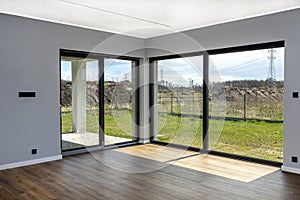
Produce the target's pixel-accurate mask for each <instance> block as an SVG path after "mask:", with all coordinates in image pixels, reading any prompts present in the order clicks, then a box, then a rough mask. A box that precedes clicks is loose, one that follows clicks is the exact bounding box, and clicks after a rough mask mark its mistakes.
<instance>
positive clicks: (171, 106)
mask: <svg viewBox="0 0 300 200" xmlns="http://www.w3.org/2000/svg"><path fill="white" fill-rule="evenodd" d="M171 114H173V93H171Z"/></svg>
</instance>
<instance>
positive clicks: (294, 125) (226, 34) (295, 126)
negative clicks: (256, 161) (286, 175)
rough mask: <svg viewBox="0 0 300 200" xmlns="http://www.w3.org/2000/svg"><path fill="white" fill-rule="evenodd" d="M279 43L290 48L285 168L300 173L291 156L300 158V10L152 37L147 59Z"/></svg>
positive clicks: (287, 48) (286, 60) (286, 75)
mask: <svg viewBox="0 0 300 200" xmlns="http://www.w3.org/2000/svg"><path fill="white" fill-rule="evenodd" d="M183 35H184V36H183ZM187 38H189V39H187ZM278 40H285V47H286V48H285V84H284V92H285V102H284V107H285V113H284V120H285V124H284V167H283V169H286V170H289V171H294V172H300V170H299V169H300V162H299V163H292V162H291V156H298V157H299V158H300V132H299V130H300V129H299V124H300V118H299V113H300V99H292V98H291V94H292V92H293V91H299V90H300V81H299V80H300V79H299V75H300V66H299V63H300V10H299V9H297V10H293V11H287V12H283V13H279V14H273V15H268V16H263V17H257V18H252V19H247V20H241V21H236V22H231V23H226V24H222V25H216V26H211V27H206V28H200V29H195V30H190V31H185V32H183V33H180V34H179V33H174V34H170V35H165V36H160V37H154V38H150V39H147V40H146V48H147V49H148V50H147V51H146V56H147V57H152V56H158V55H162V54H167V53H166V51H169V52H174V53H185V52H193V51H198V50H203V49H207V50H208V49H218V48H224V47H232V46H241V45H247V44H256V43H264V42H272V41H278ZM298 160H299V159H298Z"/></svg>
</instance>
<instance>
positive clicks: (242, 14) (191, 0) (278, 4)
mask: <svg viewBox="0 0 300 200" xmlns="http://www.w3.org/2000/svg"><path fill="white" fill-rule="evenodd" d="M0 1H1V3H0V12H2V13H9V14H15V15H19V16H26V17H30V18H35V19H42V20H46V21H52V22H58V23H63V24H70V25H75V26H80V27H86V28H90V29H95V30H101V31H108V32H113V33H121V34H125V35H132V36H137V37H140V38H149V37H153V36H157V35H163V34H166V33H170V32H174V31H176V32H177V31H183V30H189V29H193V28H199V27H205V26H209V25H213V24H219V23H224V22H229V21H235V20H239V19H245V18H250V17H254V16H260V15H265V14H270V13H276V12H281V11H284V10H290V9H295V8H298V7H300V0H0Z"/></svg>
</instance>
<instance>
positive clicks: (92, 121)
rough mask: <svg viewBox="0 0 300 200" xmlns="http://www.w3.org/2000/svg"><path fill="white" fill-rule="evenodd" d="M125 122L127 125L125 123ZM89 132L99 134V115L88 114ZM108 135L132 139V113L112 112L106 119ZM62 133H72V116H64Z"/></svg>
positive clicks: (123, 111)
mask: <svg viewBox="0 0 300 200" xmlns="http://www.w3.org/2000/svg"><path fill="white" fill-rule="evenodd" d="M120 122H123V123H120ZM124 122H125V123H124ZM86 123H87V124H86V126H87V131H88V132H91V133H99V117H98V114H95V113H88V114H87V120H86ZM104 124H105V129H104V132H105V134H106V135H110V136H115V137H122V138H128V139H131V138H132V128H131V127H132V126H131V111H127V110H118V111H113V112H110V113H109V114H106V115H105V118H104ZM62 132H63V133H68V132H72V114H71V113H67V114H62Z"/></svg>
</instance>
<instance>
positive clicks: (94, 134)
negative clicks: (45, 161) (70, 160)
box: [61, 57, 99, 150]
mask: <svg viewBox="0 0 300 200" xmlns="http://www.w3.org/2000/svg"><path fill="white" fill-rule="evenodd" d="M98 77H99V74H98V60H95V59H90V58H87V59H83V58H75V57H61V104H62V105H61V106H62V108H61V110H62V114H61V117H62V149H63V150H71V149H77V148H82V147H89V146H95V145H99V111H98V110H99V98H98V89H99V88H98Z"/></svg>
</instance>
